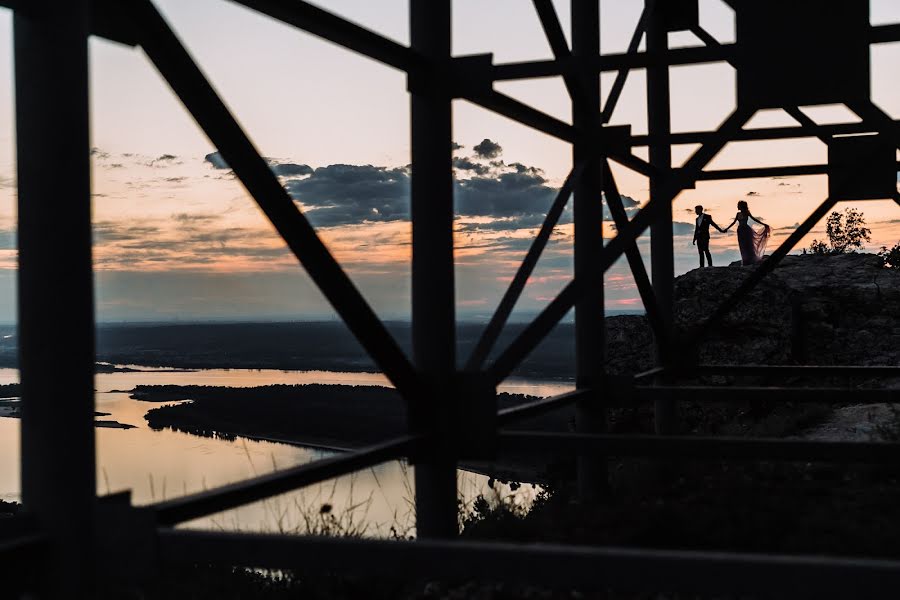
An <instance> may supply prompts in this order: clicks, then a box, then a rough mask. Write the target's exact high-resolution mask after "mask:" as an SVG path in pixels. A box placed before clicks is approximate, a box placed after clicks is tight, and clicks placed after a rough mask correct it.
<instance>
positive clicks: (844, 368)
mask: <svg viewBox="0 0 900 600" xmlns="http://www.w3.org/2000/svg"><path fill="white" fill-rule="evenodd" d="M672 374H673V375H675V376H682V375H687V376H695V375H734V376H742V375H747V376H753V377H755V376H760V375H762V376H780V377H831V376H837V377H871V376H875V377H900V367H890V366H880V365H878V366H867V367H863V366H857V365H692V366H689V367H688V368H687V369H686V370H681V371H673V373H672Z"/></svg>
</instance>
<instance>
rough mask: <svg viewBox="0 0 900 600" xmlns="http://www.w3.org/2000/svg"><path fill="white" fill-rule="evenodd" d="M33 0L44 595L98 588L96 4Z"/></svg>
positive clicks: (31, 178)
mask: <svg viewBox="0 0 900 600" xmlns="http://www.w3.org/2000/svg"><path fill="white" fill-rule="evenodd" d="M29 9H33V10H29V11H27V12H25V11H16V12H15V13H14V15H13V32H14V53H15V82H16V89H15V101H16V162H17V170H18V175H17V176H18V189H17V192H18V236H17V237H18V249H19V265H18V267H19V268H18V336H17V337H18V341H19V373H20V378H21V385H22V421H21V461H22V463H21V467H22V470H21V478H22V502H23V505H24V509H25V510H26V511H27V513H28V514H30V515H32V516H33V517H34V519H35V521H36V523H37V525H38V527H39V528H40V531H41V532H42V534H43V535H44V536H45V537H46V539H47V543H48V554H47V560H46V562H45V563H44V565H43V569H42V572H43V574H44V575H45V578H44V579H43V583H44V584H45V585H46V586H47V587H46V589H44V590H43V592H42V593H43V594H45V595H47V596H49V597H87V596H88V595H90V594H91V593H92V589H93V587H94V573H95V568H96V566H97V565H96V564H95V562H94V561H95V550H96V549H95V543H94V542H95V538H94V527H95V522H94V519H95V507H96V497H95V494H96V479H95V477H96V469H95V464H94V456H95V443H94V287H93V272H92V257H91V177H90V169H91V167H90V149H91V143H90V127H89V120H88V119H89V117H88V115H89V105H88V85H89V84H88V35H89V23H90V10H89V9H90V2H88V1H87V0H71V1H70V2H51V1H49V0H34V1H33V2H31V3H30V6H29ZM48 154H49V155H52V157H53V176H52V177H49V176H48V173H47V156H48ZM60 182H64V184H65V193H61V192H60Z"/></svg>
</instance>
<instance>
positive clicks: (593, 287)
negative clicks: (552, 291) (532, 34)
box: [572, 0, 608, 500]
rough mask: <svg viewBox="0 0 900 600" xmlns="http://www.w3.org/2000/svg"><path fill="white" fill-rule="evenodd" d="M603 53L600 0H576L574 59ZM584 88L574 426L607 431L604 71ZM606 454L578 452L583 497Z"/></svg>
mask: <svg viewBox="0 0 900 600" xmlns="http://www.w3.org/2000/svg"><path fill="white" fill-rule="evenodd" d="M599 54H600V3H599V2H598V1H597V0H572V58H573V59H575V60H576V61H579V60H580V61H582V62H587V61H588V60H590V59H591V58H592V57H594V56H597V55H599ZM577 78H578V80H579V82H580V83H581V85H580V87H579V89H580V93H579V94H576V95H575V96H574V98H573V102H572V124H573V125H574V126H575V129H576V131H577V136H576V141H575V144H574V145H573V147H572V161H573V163H574V164H579V163H584V164H585V171H584V173H583V174H582V176H581V177H579V178H578V180H577V181H576V182H575V186H574V189H573V211H572V212H573V220H574V222H575V234H574V237H575V239H574V254H575V279H581V280H583V281H586V282H587V284H586V286H585V289H584V294H583V295H582V296H581V297H580V298H579V299H578V301H577V302H575V385H576V387H577V389H579V390H583V391H586V392H588V393H587V394H586V395H584V396H582V398H581V399H580V400H578V401H577V402H576V405H575V428H576V430H577V431H580V432H583V433H601V432H603V431H606V427H607V423H606V419H607V414H606V412H607V411H606V408H605V407H604V406H603V404H602V403H603V400H604V398H603V395H604V390H603V387H604V386H603V384H604V381H605V377H604V365H605V353H606V314H605V306H604V289H603V288H604V281H603V279H604V278H603V277H592V275H593V274H594V271H595V270H596V268H597V267H596V265H597V263H598V262H599V260H598V259H599V256H600V254H601V253H602V252H603V175H604V173H603V171H604V168H605V166H604V165H605V161H604V160H603V157H602V155H601V154H600V152H601V151H602V150H603V149H602V147H598V145H597V142H596V140H595V139H594V138H595V136H596V135H597V132H599V130H600V76H599V75H598V74H597V73H594V72H591V71H588V70H583V71H581V72H579V73H578V77H577ZM607 480H608V473H607V467H606V458H605V457H603V456H597V455H592V454H581V455H579V457H578V492H579V496H580V498H581V499H582V500H594V499H597V498H598V497H600V496H601V495H602V494H603V493H604V492H605V491H606V488H607V487H608V481H607Z"/></svg>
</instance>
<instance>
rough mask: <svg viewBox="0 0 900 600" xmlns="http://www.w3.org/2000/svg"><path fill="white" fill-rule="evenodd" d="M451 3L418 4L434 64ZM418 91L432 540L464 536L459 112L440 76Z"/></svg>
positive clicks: (422, 512)
mask: <svg viewBox="0 0 900 600" xmlns="http://www.w3.org/2000/svg"><path fill="white" fill-rule="evenodd" d="M451 5H452V2H451V0H410V5H409V8H410V39H411V40H412V48H413V49H414V50H415V51H416V52H418V53H419V54H421V55H422V56H424V57H426V58H427V59H428V60H429V61H431V62H432V63H434V64H442V63H445V62H447V61H449V60H450V49H451V31H450V30H451ZM423 77H425V79H424V80H423V81H422V82H421V85H416V86H415V87H412V88H411V100H412V102H411V116H412V127H411V132H412V186H411V193H412V200H411V202H412V204H411V206H412V211H411V212H412V242H413V246H412V247H413V256H412V335H413V354H414V359H415V364H416V368H417V369H418V370H419V372H420V374H421V376H422V377H423V379H424V380H425V382H426V385H428V386H429V389H430V391H431V393H430V394H429V397H428V398H427V401H426V402H422V403H420V404H419V406H417V407H416V408H415V410H414V412H413V413H412V417H413V419H412V422H413V425H414V427H415V428H416V429H417V430H418V431H422V432H429V433H430V434H431V438H430V441H431V442H432V443H431V444H430V445H429V446H428V447H427V448H425V449H423V453H422V456H421V458H420V460H418V461H417V462H416V464H415V491H416V530H417V533H418V535H419V536H421V537H425V538H449V537H453V536H455V535H456V534H457V527H458V526H457V517H456V457H455V456H454V455H453V453H452V452H451V451H450V450H448V449H447V446H448V444H446V443H445V442H446V440H444V439H442V438H443V436H444V435H447V434H448V432H447V429H453V427H452V426H450V425H449V424H447V423H445V422H444V417H446V416H447V415H449V414H451V413H452V412H453V411H451V410H450V407H449V406H448V405H449V403H455V402H458V401H459V399H458V398H455V397H453V396H452V395H451V393H450V390H451V389H452V387H453V383H454V376H455V372H456V302H455V299H456V293H455V289H454V264H453V214H454V213H453V168H452V148H451V146H452V143H453V128H452V107H451V94H450V90H448V89H446V88H445V85H446V82H445V81H443V80H441V74H440V72H430V73H428V74H427V75H423Z"/></svg>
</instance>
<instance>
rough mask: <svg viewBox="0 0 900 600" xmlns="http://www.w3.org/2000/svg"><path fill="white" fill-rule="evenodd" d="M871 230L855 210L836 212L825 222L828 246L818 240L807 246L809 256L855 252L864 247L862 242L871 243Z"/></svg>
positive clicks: (848, 209)
mask: <svg viewBox="0 0 900 600" xmlns="http://www.w3.org/2000/svg"><path fill="white" fill-rule="evenodd" d="M871 233H872V230H871V229H869V228H868V227H866V219H865V217H864V216H863V214H862V213H861V212H860V211H858V210H856V209H855V208H847V209H845V210H844V212H843V213H839V212H837V211H835V212H833V213H831V214H830V215H828V220H827V221H826V222H825V234H826V235H827V236H828V244H826V243H825V242H823V241H820V240H818V239H816V240H813V242H812V244H810V246H809V252H810V253H811V254H846V253H848V252H856V251H857V250H861V249H862V248H863V247H864V244H863V243H864V242H871V241H872V238H871V235H870V234H871Z"/></svg>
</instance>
